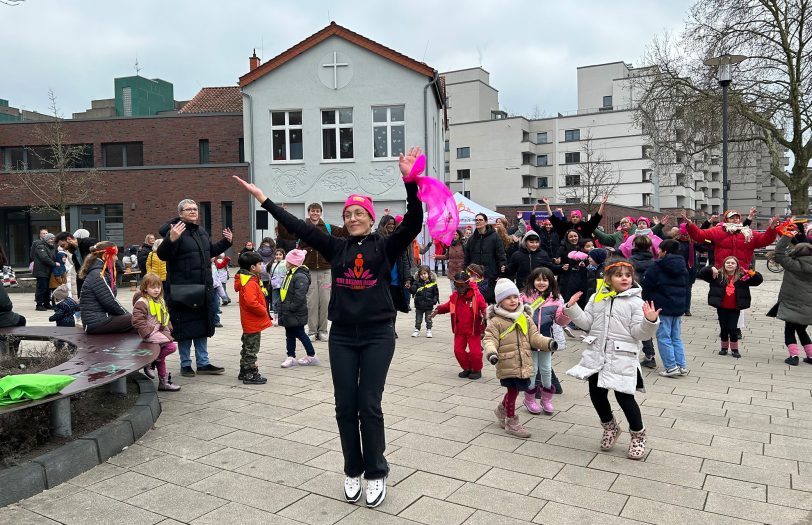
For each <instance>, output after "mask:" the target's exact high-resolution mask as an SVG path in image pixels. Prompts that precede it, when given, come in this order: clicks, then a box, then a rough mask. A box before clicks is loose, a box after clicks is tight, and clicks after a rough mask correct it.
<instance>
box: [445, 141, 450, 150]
mask: <svg viewBox="0 0 812 525" xmlns="http://www.w3.org/2000/svg"><path fill="white" fill-rule="evenodd" d="M449 142H450V141H448V140H447V141H445V150H444V151H445V152H446V153H448V148H449Z"/></svg>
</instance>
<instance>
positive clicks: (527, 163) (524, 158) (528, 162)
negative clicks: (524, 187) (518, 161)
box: [522, 153, 533, 166]
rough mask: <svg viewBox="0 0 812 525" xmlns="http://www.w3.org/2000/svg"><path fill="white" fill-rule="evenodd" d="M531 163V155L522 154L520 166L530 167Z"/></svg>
mask: <svg viewBox="0 0 812 525" xmlns="http://www.w3.org/2000/svg"><path fill="white" fill-rule="evenodd" d="M532 163H533V154H532V153H522V166H530V165H531V164H532Z"/></svg>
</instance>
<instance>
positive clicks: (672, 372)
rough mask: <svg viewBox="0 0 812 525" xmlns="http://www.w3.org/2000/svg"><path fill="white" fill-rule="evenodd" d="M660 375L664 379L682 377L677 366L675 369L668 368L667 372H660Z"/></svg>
mask: <svg viewBox="0 0 812 525" xmlns="http://www.w3.org/2000/svg"><path fill="white" fill-rule="evenodd" d="M660 375H661V376H663V377H674V376H678V375H680V367H678V366H675V367H673V368H666V369H665V370H660Z"/></svg>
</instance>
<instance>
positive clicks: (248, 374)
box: [242, 368, 268, 385]
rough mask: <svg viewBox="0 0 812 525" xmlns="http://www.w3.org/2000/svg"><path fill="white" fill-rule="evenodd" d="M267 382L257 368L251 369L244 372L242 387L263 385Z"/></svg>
mask: <svg viewBox="0 0 812 525" xmlns="http://www.w3.org/2000/svg"><path fill="white" fill-rule="evenodd" d="M267 382H268V378H267V377H262V375H261V374H260V373H259V369H258V368H251V369H248V370H246V371H245V378H244V379H243V380H242V383H243V384H244V385H264V384H265V383H267Z"/></svg>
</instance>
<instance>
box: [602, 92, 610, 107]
mask: <svg viewBox="0 0 812 525" xmlns="http://www.w3.org/2000/svg"><path fill="white" fill-rule="evenodd" d="M603 107H605V108H611V107H612V96H611V95H609V96H607V97H603Z"/></svg>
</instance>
